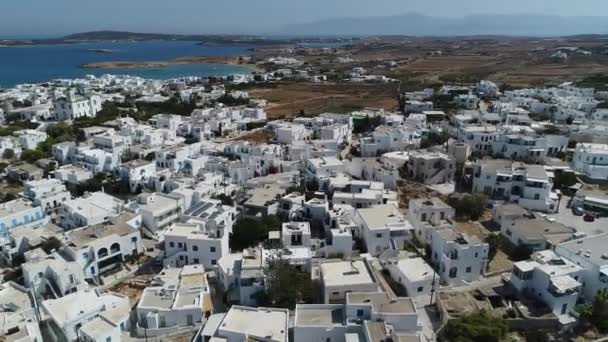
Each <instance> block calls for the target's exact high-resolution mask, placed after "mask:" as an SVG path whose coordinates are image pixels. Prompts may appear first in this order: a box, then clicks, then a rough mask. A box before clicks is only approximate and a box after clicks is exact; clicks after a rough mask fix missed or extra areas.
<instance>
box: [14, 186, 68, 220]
mask: <svg viewBox="0 0 608 342" xmlns="http://www.w3.org/2000/svg"><path fill="white" fill-rule="evenodd" d="M24 195H25V196H26V197H27V198H28V199H29V200H31V201H32V202H33V203H34V205H37V206H40V207H42V209H43V210H44V212H45V213H46V214H49V213H50V212H51V211H52V210H53V209H55V208H57V207H59V206H61V204H63V203H64V202H66V201H69V200H71V199H72V195H71V194H70V192H69V191H67V189H66V187H65V185H63V183H62V182H61V181H60V180H58V179H41V180H37V181H29V182H26V183H25V190H24Z"/></svg>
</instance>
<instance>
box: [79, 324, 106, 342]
mask: <svg viewBox="0 0 608 342" xmlns="http://www.w3.org/2000/svg"><path fill="white" fill-rule="evenodd" d="M80 330H81V331H82V332H83V333H84V334H86V335H87V336H89V337H91V338H93V339H95V340H96V341H101V340H103V339H104V338H105V337H106V336H109V335H111V334H112V331H113V330H114V326H113V325H112V324H110V323H108V322H106V321H105V320H103V319H101V318H95V319H93V320H92V321H89V322H87V323H86V324H85V325H83V326H82V327H81V328H80Z"/></svg>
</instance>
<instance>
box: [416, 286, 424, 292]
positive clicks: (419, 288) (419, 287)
mask: <svg viewBox="0 0 608 342" xmlns="http://www.w3.org/2000/svg"><path fill="white" fill-rule="evenodd" d="M416 291H418V292H422V291H424V287H422V286H418V288H417V289H416Z"/></svg>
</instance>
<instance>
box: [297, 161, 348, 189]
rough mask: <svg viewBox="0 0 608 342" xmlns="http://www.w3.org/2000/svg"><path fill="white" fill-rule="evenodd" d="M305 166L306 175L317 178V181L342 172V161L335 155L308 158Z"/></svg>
mask: <svg viewBox="0 0 608 342" xmlns="http://www.w3.org/2000/svg"><path fill="white" fill-rule="evenodd" d="M305 167H306V176H307V177H308V178H309V179H311V178H315V179H317V181H319V183H321V181H322V180H327V179H328V178H330V177H332V176H335V175H337V174H339V173H343V172H344V163H342V161H340V160H339V159H338V158H336V157H323V158H315V159H308V160H307V161H306V166H305Z"/></svg>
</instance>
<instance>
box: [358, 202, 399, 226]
mask: <svg viewBox="0 0 608 342" xmlns="http://www.w3.org/2000/svg"><path fill="white" fill-rule="evenodd" d="M357 212H358V213H359V215H360V216H361V218H362V219H363V220H364V221H365V223H366V224H367V226H368V228H369V229H376V228H387V227H388V226H392V225H396V224H403V225H405V224H407V223H406V221H405V218H404V216H403V215H402V214H401V213H400V212H399V209H398V208H397V207H396V206H395V205H393V204H385V205H379V206H375V207H371V208H364V209H357Z"/></svg>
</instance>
